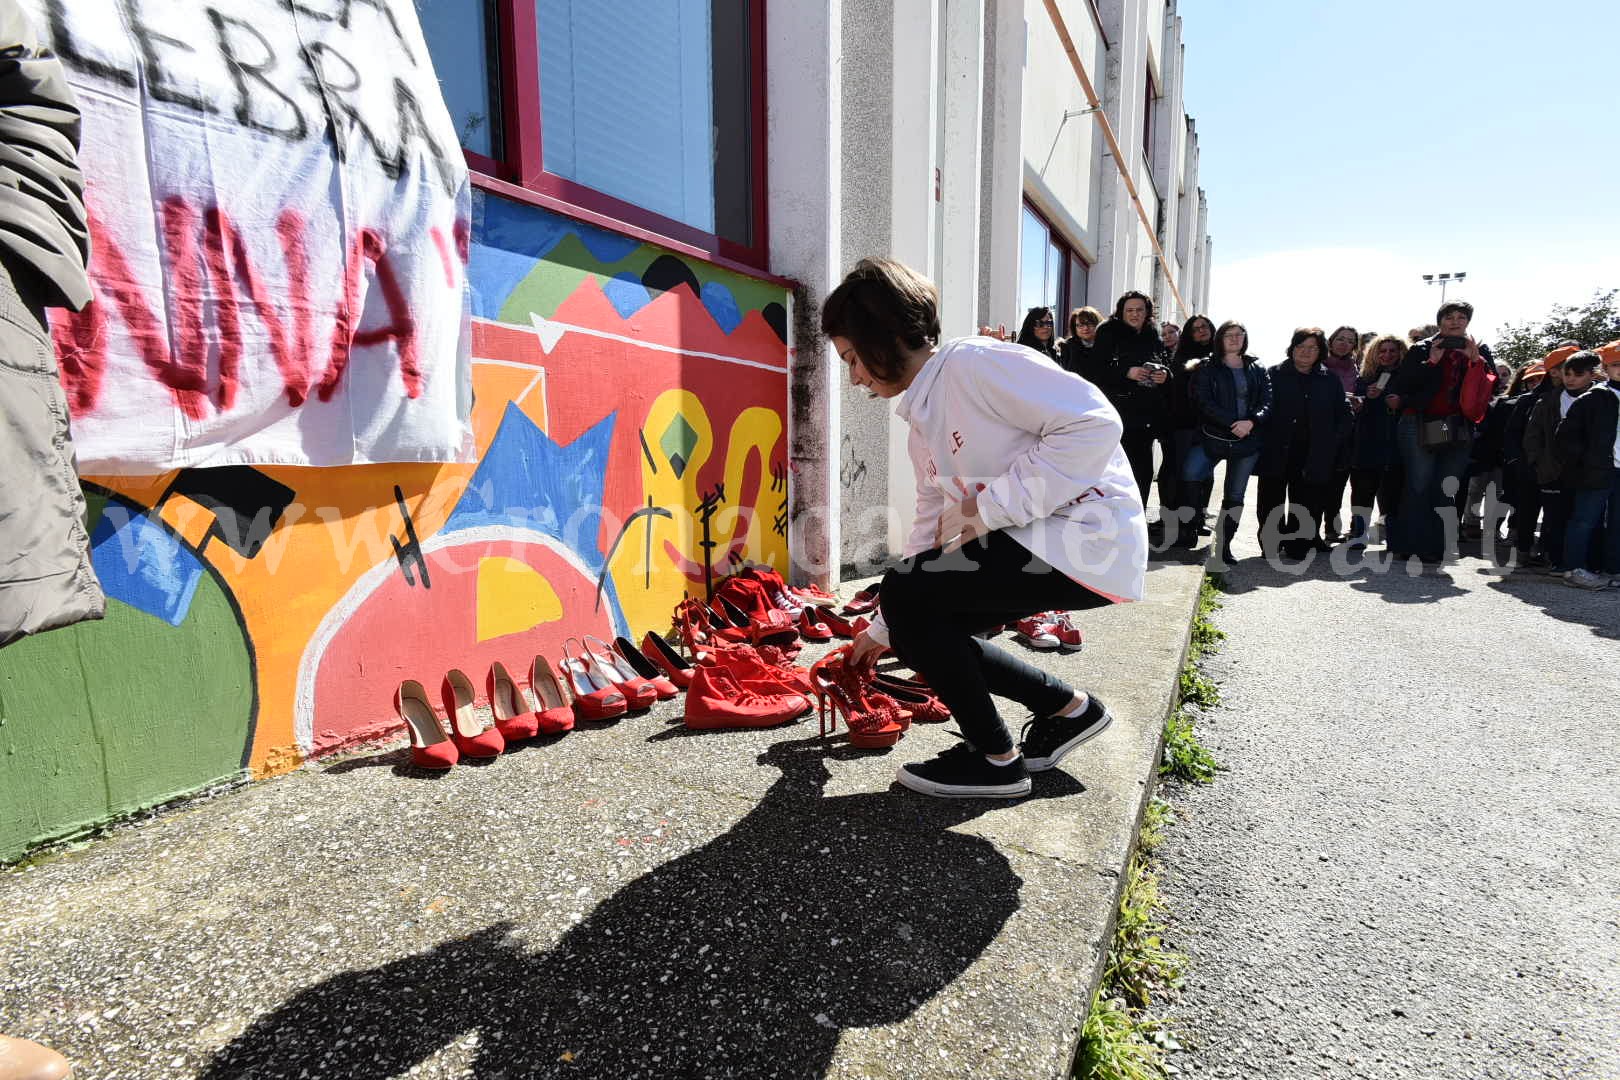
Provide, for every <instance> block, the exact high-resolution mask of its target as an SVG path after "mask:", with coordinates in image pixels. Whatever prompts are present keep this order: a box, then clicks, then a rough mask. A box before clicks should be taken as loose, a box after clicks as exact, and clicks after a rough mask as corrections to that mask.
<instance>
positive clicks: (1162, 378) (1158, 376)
mask: <svg viewBox="0 0 1620 1080" xmlns="http://www.w3.org/2000/svg"><path fill="white" fill-rule="evenodd" d="M1150 377H1151V378H1152V379H1153V385H1154V386H1163V385H1164V384H1165V383H1167V382H1169V381H1170V372H1169V370H1167V369H1166V370H1161V371H1155V372H1154V373H1153V374H1152V376H1150Z"/></svg>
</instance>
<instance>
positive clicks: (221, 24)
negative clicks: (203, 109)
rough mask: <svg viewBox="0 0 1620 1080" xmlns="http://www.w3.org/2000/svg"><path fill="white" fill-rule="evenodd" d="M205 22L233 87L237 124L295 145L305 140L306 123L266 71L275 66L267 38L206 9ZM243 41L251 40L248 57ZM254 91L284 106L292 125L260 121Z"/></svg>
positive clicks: (250, 28) (295, 103)
mask: <svg viewBox="0 0 1620 1080" xmlns="http://www.w3.org/2000/svg"><path fill="white" fill-rule="evenodd" d="M208 21H209V22H210V23H212V24H213V27H214V40H215V41H216V42H217V43H218V45H219V54H220V57H221V58H222V59H223V60H224V61H225V69H226V70H227V71H228V72H229V73H230V76H231V82H232V83H234V84H235V86H236V109H235V115H236V122H237V123H238V124H241V125H242V126H243V127H247V128H252V129H253V130H254V131H261V132H263V133H264V134H266V135H275V136H278V137H280V138H284V139H290V140H293V141H295V142H300V141H302V140H303V139H305V138H307V137H308V135H309V123H308V121H306V120H305V119H304V112H303V110H302V109H300V108H299V107H298V103H297V102H296V101H294V100H293V99H292V98H290V97H288V96H287V95H286V94H284V93H282V92H281V90H279V89H278V88H277V87H276V84H275V83H274V82H272V81H271V80H270V76H269V72H270V71H271V69H272V68H273V67H274V66H275V62H276V53H275V49H274V48H273V47H272V46H271V44H270V41H269V39H267V38H266V37H265V36H264V35H263V34H261V33H259V31H258V30H257V29H255V28H254V27H253V25H252V24H251V23H247V22H244V21H243V20H241V19H238V18H236V17H235V16H233V15H226V14H223V13H222V12H219V11H216V10H215V9H213V8H209V9H208ZM244 39H251V40H252V44H251V45H249V46H248V49H249V50H251V55H250V54H249V53H248V52H247V51H245V50H244V48H243V45H244V44H245V41H244ZM250 60H253V61H256V62H250ZM255 88H262V89H263V90H264V92H266V93H268V94H270V95H271V96H273V97H275V98H277V99H278V100H280V101H281V102H282V104H283V105H284V106H285V112H287V113H289V114H291V116H292V123H291V124H282V125H278V124H271V123H269V122H267V121H265V120H263V119H261V118H260V116H259V114H258V112H257V111H256V108H255V96H254V90H255Z"/></svg>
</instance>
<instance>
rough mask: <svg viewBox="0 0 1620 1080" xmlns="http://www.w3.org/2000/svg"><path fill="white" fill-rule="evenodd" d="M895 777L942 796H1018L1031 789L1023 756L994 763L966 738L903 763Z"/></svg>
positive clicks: (988, 797)
mask: <svg viewBox="0 0 1620 1080" xmlns="http://www.w3.org/2000/svg"><path fill="white" fill-rule="evenodd" d="M895 779H897V780H899V781H900V786H901V787H908V788H910V789H911V790H912V791H918V792H921V793H922V794H924V795H933V796H935V797H936V798H941V799H1017V798H1020V797H1022V796H1024V795H1028V794H1029V789H1030V783H1029V771H1028V770H1027V769H1025V768H1024V762H1023V761H1022V760H1021V759H1017V758H1015V759H1014V760H1013V761H1012V763H1011V764H1009V765H992V764H991V763H990V761H989V760H988V759H987V758H985V756H984V755H983V754H981V753H979V752H978V751H977V750H975V749H973V747H972V746H970V745H968V744H967V743H965V742H962V743H957V744H956V745H955V746H953V747H951V748H950V749H949V750H946V751H945V752H944V753H942V754H940V755H939V756H938V757H935V758H932V759H931V760H928V761H919V762H915V763H913V764H911V765H902V766H900V769H899V772H898V773H897V774H896V775H895Z"/></svg>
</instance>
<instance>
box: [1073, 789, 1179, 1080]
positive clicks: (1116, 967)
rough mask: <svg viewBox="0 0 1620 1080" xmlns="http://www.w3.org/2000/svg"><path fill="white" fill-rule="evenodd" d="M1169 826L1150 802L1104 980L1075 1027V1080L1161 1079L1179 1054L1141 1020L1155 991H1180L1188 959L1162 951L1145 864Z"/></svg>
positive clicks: (1157, 804)
mask: <svg viewBox="0 0 1620 1080" xmlns="http://www.w3.org/2000/svg"><path fill="white" fill-rule="evenodd" d="M1171 820H1172V817H1171V812H1170V806H1169V804H1168V803H1166V802H1164V801H1163V800H1161V799H1158V798H1154V799H1152V800H1150V801H1149V803H1148V807H1147V812H1146V814H1145V815H1144V817H1143V820H1142V828H1141V831H1140V833H1139V835H1138V837H1137V849H1136V854H1135V855H1133V856H1132V857H1131V863H1130V867H1129V869H1128V870H1127V871H1126V875H1125V884H1124V887H1123V888H1122V889H1121V890H1120V899H1119V913H1118V915H1117V917H1116V918H1115V921H1114V935H1113V938H1112V939H1111V940H1110V941H1109V945H1108V956H1107V958H1106V959H1105V960H1104V963H1103V976H1102V982H1101V983H1100V984H1099V986H1098V988H1097V992H1096V994H1094V995H1093V997H1092V999H1091V1007H1090V1009H1088V1010H1087V1012H1086V1022H1085V1024H1084V1025H1083V1026H1082V1028H1081V1029H1080V1049H1079V1051H1078V1053H1076V1055H1075V1062H1074V1070H1073V1075H1074V1076H1075V1077H1078V1078H1080V1080H1163V1078H1164V1077H1166V1076H1167V1075H1168V1071H1167V1070H1166V1068H1165V1052H1166V1051H1168V1050H1174V1049H1179V1046H1180V1044H1179V1043H1177V1042H1176V1040H1175V1037H1174V1036H1173V1035H1172V1034H1171V1033H1170V1031H1169V1030H1168V1029H1167V1028H1166V1026H1165V1025H1164V1023H1163V1022H1162V1021H1158V1020H1153V1019H1150V1018H1148V1017H1147V1016H1146V1015H1145V1014H1144V1011H1145V1010H1146V1009H1147V1008H1148V1007H1149V1006H1150V1005H1151V1004H1152V1003H1153V995H1154V994H1155V993H1160V992H1162V991H1165V990H1169V989H1174V988H1176V987H1179V986H1180V985H1181V978H1182V972H1183V970H1184V969H1185V967H1186V957H1184V956H1182V955H1181V954H1180V953H1176V952H1172V951H1170V950H1169V949H1166V948H1165V947H1164V941H1163V932H1164V927H1163V925H1162V924H1160V923H1159V921H1158V914H1159V912H1160V910H1161V909H1162V908H1163V902H1162V901H1161V900H1160V898H1159V882H1158V878H1157V876H1156V875H1155V874H1154V873H1153V870H1152V869H1151V867H1150V865H1149V861H1150V859H1151V858H1152V855H1153V851H1154V849H1155V848H1157V847H1158V846H1159V844H1160V842H1161V841H1162V840H1163V830H1164V827H1165V826H1166V825H1167V824H1169V823H1170V821H1171Z"/></svg>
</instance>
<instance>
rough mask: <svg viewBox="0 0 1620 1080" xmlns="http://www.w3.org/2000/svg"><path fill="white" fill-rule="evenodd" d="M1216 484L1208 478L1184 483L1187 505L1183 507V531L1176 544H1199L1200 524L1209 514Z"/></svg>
mask: <svg viewBox="0 0 1620 1080" xmlns="http://www.w3.org/2000/svg"><path fill="white" fill-rule="evenodd" d="M1214 486H1215V485H1214V484H1213V483H1212V482H1211V481H1208V480H1193V481H1188V482H1187V483H1185V484H1184V485H1182V495H1183V497H1184V498H1185V500H1186V505H1185V506H1183V507H1182V508H1181V533H1180V535H1179V536H1177V538H1176V546H1177V547H1183V548H1193V547H1197V546H1198V535H1199V533H1198V526H1199V525H1200V524H1201V523H1202V522H1203V520H1204V518H1205V517H1206V516H1207V514H1206V508H1207V507H1208V506H1209V493H1210V491H1211V490H1212V489H1213V488H1214Z"/></svg>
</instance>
